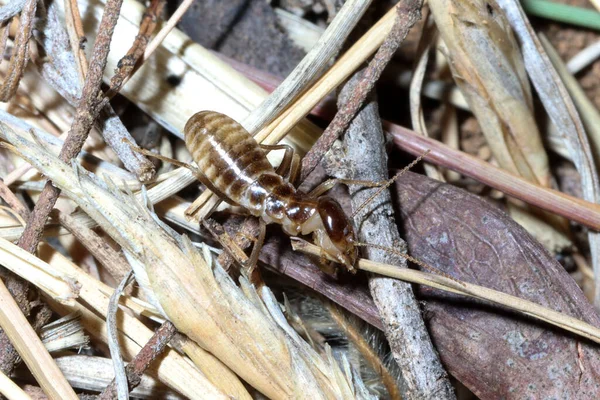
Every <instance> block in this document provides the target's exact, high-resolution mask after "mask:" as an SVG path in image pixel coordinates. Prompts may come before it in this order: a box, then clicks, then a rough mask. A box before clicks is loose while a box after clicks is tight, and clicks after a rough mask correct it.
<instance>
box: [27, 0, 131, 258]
mask: <svg viewBox="0 0 600 400" xmlns="http://www.w3.org/2000/svg"><path fill="white" fill-rule="evenodd" d="M122 4H123V0H109V1H108V2H107V3H106V7H105V8H104V14H103V15H102V21H101V22H100V27H99V30H98V36H97V37H96V43H95V44H94V51H93V54H92V59H91V61H90V68H89V71H88V74H87V76H86V80H85V85H84V87H83V91H82V95H81V100H80V102H79V105H78V107H77V112H76V114H75V119H74V121H73V124H72V125H71V129H70V130H69V134H68V136H67V139H66V140H65V144H64V146H63V147H62V149H61V151H60V155H59V157H60V159H61V160H63V161H64V162H68V161H70V160H71V159H72V158H73V157H75V156H77V154H79V152H80V151H81V148H82V147H83V143H84V142H85V139H86V138H87V136H88V134H89V132H90V130H91V129H92V126H93V124H94V120H95V119H96V116H97V113H98V111H99V110H98V109H97V105H98V100H99V96H100V94H101V88H100V85H101V83H102V76H103V73H104V68H105V67H106V61H107V57H108V51H109V49H110V42H111V39H112V35H113V33H114V30H115V26H116V24H117V20H118V18H119V13H120V10H121V5H122ZM59 195H60V189H58V188H56V187H55V186H53V185H52V183H51V182H47V183H46V186H45V187H44V190H43V191H42V193H41V194H40V198H39V200H38V202H37V204H36V205H35V208H34V209H33V212H32V214H31V217H30V218H29V221H28V223H27V226H26V227H25V230H24V231H23V235H22V236H21V238H20V239H19V246H20V247H22V248H23V249H25V250H27V251H29V252H30V253H33V252H34V251H35V249H36V248H37V244H38V243H39V241H40V239H41V237H42V233H43V231H44V225H45V223H46V219H47V218H48V215H49V214H50V211H51V210H52V207H54V204H55V203H56V200H57V199H58V196H59Z"/></svg>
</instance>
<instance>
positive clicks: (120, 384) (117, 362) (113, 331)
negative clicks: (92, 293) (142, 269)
mask: <svg viewBox="0 0 600 400" xmlns="http://www.w3.org/2000/svg"><path fill="white" fill-rule="evenodd" d="M133 278H134V276H133V271H130V272H129V273H128V274H127V275H125V276H124V277H123V279H122V280H121V282H120V283H119V286H117V288H116V289H115V291H114V292H113V294H112V295H111V296H110V301H109V302H108V316H107V318H106V325H107V327H108V348H109V350H110V357H111V359H112V362H113V369H114V371H115V386H116V387H115V389H116V390H115V392H116V395H117V398H118V399H119V400H128V399H129V387H128V384H127V374H125V363H124V362H123V357H122V356H121V350H120V349H119V338H118V327H117V312H118V311H119V297H120V296H121V294H122V293H123V291H124V290H125V287H127V285H129V284H130V283H131V282H132V281H133ZM102 394H105V395H104V397H102V395H101V396H100V398H102V399H110V398H111V397H112V396H113V395H114V393H113V392H112V391H111V390H108V389H107V390H105V391H104V392H103V393H102Z"/></svg>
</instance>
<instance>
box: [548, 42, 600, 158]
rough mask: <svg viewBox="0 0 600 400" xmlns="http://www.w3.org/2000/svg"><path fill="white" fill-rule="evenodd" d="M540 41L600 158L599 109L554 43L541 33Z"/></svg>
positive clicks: (593, 149) (596, 156)
mask: <svg viewBox="0 0 600 400" xmlns="http://www.w3.org/2000/svg"><path fill="white" fill-rule="evenodd" d="M540 42H541V43H542V45H543V46H544V49H545V50H546V54H547V55H548V57H549V58H550V60H551V61H552V65H554V68H556V72H557V73H558V74H559V75H560V78H561V79H562V81H563V83H564V84H565V87H566V88H567V90H568V91H569V94H570V95H571V97H572V98H573V102H574V103H575V105H576V106H577V110H578V111H579V113H580V114H581V119H582V122H583V124H584V126H585V128H586V130H587V134H588V137H589V140H590V144H591V146H592V153H593V154H594V156H595V159H596V160H599V159H600V158H599V156H600V114H599V113H598V109H597V108H596V106H595V105H594V104H593V103H592V101H591V100H590V99H589V98H588V97H587V95H586V94H585V92H584V91H583V89H582V87H581V86H580V84H579V83H578V82H577V80H576V79H575V78H574V77H573V75H571V73H570V72H569V70H568V69H567V66H566V65H565V64H564V62H563V61H562V60H561V58H560V56H559V55H558V53H557V52H556V50H555V49H554V47H552V44H551V43H550V41H549V40H548V38H546V36H544V35H543V34H542V35H540Z"/></svg>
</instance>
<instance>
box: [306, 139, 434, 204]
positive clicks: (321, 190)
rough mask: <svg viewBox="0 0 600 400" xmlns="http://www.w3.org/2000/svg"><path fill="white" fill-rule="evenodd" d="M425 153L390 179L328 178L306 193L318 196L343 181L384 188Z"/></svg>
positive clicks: (309, 195) (347, 183)
mask: <svg viewBox="0 0 600 400" xmlns="http://www.w3.org/2000/svg"><path fill="white" fill-rule="evenodd" d="M427 154H429V150H426V151H425V152H423V154H421V155H420V156H419V157H417V159H416V160H414V161H413V162H411V163H410V164H409V165H407V166H406V167H404V168H402V169H401V170H400V171H398V172H397V173H396V175H394V176H393V177H391V178H390V179H385V180H383V181H362V180H356V179H337V178H334V179H329V180H326V181H325V182H323V183H321V184H320V185H319V186H317V187H316V188H314V189H313V190H312V191H311V192H310V193H309V194H308V197H312V198H315V197H318V196H320V195H322V194H323V193H325V192H327V191H329V190H331V189H332V188H333V187H334V186H335V185H337V184H338V183H343V184H345V185H360V186H365V187H384V189H385V187H387V186H390V185H391V184H392V183H394V181H396V179H398V178H399V177H401V176H402V175H403V174H404V173H405V172H406V171H408V170H410V169H411V168H412V167H414V166H415V164H417V163H419V162H420V161H421V160H422V159H423V158H424V157H425V156H426V155H427Z"/></svg>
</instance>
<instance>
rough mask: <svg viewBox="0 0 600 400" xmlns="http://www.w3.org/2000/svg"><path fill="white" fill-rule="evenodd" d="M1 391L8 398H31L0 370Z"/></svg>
mask: <svg viewBox="0 0 600 400" xmlns="http://www.w3.org/2000/svg"><path fill="white" fill-rule="evenodd" d="M0 393H2V395H4V396H6V398H7V399H8V400H31V397H30V396H29V395H28V394H27V393H25V392H24V391H23V389H21V388H20V387H19V386H18V385H17V384H16V383H14V382H13V381H12V379H10V378H9V377H8V376H6V375H5V374H4V373H3V372H2V371H0Z"/></svg>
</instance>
